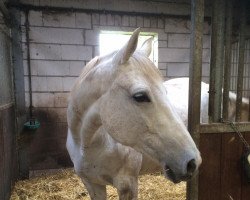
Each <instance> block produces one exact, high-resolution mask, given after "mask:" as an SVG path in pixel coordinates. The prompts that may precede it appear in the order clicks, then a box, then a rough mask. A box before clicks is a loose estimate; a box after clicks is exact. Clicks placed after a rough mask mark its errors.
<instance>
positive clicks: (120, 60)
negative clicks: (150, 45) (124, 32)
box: [113, 28, 140, 64]
mask: <svg viewBox="0 0 250 200" xmlns="http://www.w3.org/2000/svg"><path fill="white" fill-rule="evenodd" d="M139 34H140V28H137V29H136V30H135V31H134V32H133V34H132V36H131V37H130V39H129V41H128V43H127V44H126V45H125V46H124V47H123V48H122V49H120V50H119V51H118V52H117V53H116V54H115V56H114V58H113V63H114V64H124V63H126V62H127V61H128V60H129V58H130V56H132V55H133V53H134V52H135V49H136V47H137V42H138V37H139Z"/></svg>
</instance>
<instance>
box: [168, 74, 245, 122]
mask: <svg viewBox="0 0 250 200" xmlns="http://www.w3.org/2000/svg"><path fill="white" fill-rule="evenodd" d="M164 86H165V87H166V90H167V92H168V93H167V96H168V98H169V100H170V102H171V103H172V106H173V107H174V108H175V110H176V112H177V113H178V114H179V116H180V117H181V119H182V121H183V122H184V124H185V125H186V126H187V123H188V91H189V78H175V79H170V80H168V81H165V82H164ZM208 91H209V85H208V84H206V83H204V82H201V115H200V122H201V123H208V103H209V94H208ZM241 110H242V112H241V121H248V116H249V100H248V99H246V98H242V105H241ZM235 114H236V94H234V93H233V92H229V104H228V119H229V120H230V121H234V119H235Z"/></svg>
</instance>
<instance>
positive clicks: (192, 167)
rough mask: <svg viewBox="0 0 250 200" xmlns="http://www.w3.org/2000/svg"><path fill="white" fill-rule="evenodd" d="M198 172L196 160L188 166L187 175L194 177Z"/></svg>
mask: <svg viewBox="0 0 250 200" xmlns="http://www.w3.org/2000/svg"><path fill="white" fill-rule="evenodd" d="M195 170H196V163H195V159H192V160H190V161H189V162H188V164H187V174H188V175H192V174H193V173H194V171H195Z"/></svg>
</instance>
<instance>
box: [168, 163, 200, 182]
mask: <svg viewBox="0 0 250 200" xmlns="http://www.w3.org/2000/svg"><path fill="white" fill-rule="evenodd" d="M199 164H200V163H199ZM197 168H198V166H197V164H196V161H195V159H192V160H190V161H189V162H188V163H187V166H186V173H185V174H180V173H177V172H175V171H174V170H173V169H171V168H170V167H169V166H168V165H165V167H164V173H165V175H166V176H167V177H168V178H169V179H170V180H171V181H172V182H174V183H179V182H181V181H188V180H189V179H191V178H192V177H193V175H194V174H195V172H196V171H197Z"/></svg>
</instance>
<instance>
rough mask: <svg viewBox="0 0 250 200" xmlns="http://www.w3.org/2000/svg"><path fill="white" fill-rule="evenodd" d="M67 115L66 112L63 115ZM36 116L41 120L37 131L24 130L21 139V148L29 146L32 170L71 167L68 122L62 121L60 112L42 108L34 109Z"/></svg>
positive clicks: (29, 160) (30, 167) (29, 159)
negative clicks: (59, 116)
mask: <svg viewBox="0 0 250 200" xmlns="http://www.w3.org/2000/svg"><path fill="white" fill-rule="evenodd" d="M63 114H64V116H66V108H65V113H62V115H63ZM34 116H36V118H37V119H38V120H39V121H40V122H41V126H40V128H39V129H38V130H37V131H35V132H31V131H27V130H24V132H23V134H22V137H21V139H20V144H21V145H20V146H21V148H22V147H23V148H27V151H28V162H29V169H30V170H39V169H56V168H64V167H71V166H72V163H71V160H70V158H69V155H68V152H67V150H66V146H65V144H66V137H67V122H66V121H65V122H60V121H59V120H58V119H59V118H58V117H55V116H58V113H53V111H51V110H49V111H48V110H46V109H42V108H40V109H39V108H35V109H34Z"/></svg>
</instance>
